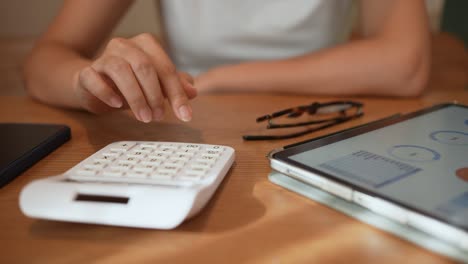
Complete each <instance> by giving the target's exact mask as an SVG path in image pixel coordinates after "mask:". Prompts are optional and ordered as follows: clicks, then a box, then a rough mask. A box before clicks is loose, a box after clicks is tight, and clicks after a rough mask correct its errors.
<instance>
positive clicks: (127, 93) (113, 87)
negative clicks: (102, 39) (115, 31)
mask: <svg viewBox="0 0 468 264" xmlns="http://www.w3.org/2000/svg"><path fill="white" fill-rule="evenodd" d="M74 91H75V94H76V95H77V97H78V98H79V101H80V103H81V106H82V107H83V108H85V109H86V110H88V111H90V112H93V113H99V112H104V111H109V110H111V109H115V108H121V107H123V106H127V105H128V107H130V109H131V110H132V112H133V114H134V115H135V117H136V118H137V119H138V120H140V121H142V122H145V123H148V122H150V121H151V120H156V121H160V120H162V119H163V116H164V99H165V98H167V99H168V100H169V102H170V104H171V106H172V109H173V111H174V113H175V114H176V116H177V117H178V118H179V119H180V120H183V121H190V120H191V118H192V109H191V107H190V105H189V102H188V101H189V99H192V98H194V97H195V96H196V94H197V91H196V90H195V88H194V87H193V78H192V77H191V76H190V75H188V74H186V73H180V72H178V71H177V70H176V68H175V66H174V64H173V63H172V62H171V60H170V58H169V57H168V55H167V54H166V53H165V51H164V49H163V48H162V47H161V46H160V45H159V43H158V42H157V41H156V39H155V38H154V37H153V36H152V35H150V34H147V33H144V34H140V35H137V36H135V37H133V38H130V39H125V38H114V39H112V40H111V41H109V43H108V44H107V46H106V48H105V49H104V52H103V53H102V55H101V56H100V57H98V58H97V59H95V60H94V61H93V62H92V64H91V65H90V66H89V67H85V68H83V69H80V70H79V71H78V72H76V74H75V75H74Z"/></svg>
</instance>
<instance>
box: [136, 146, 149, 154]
mask: <svg viewBox="0 0 468 264" xmlns="http://www.w3.org/2000/svg"><path fill="white" fill-rule="evenodd" d="M133 151H134V152H142V153H145V154H148V153H151V152H152V151H153V149H152V148H146V147H141V148H137V149H135V150H133Z"/></svg>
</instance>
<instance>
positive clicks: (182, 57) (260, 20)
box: [161, 0, 352, 74]
mask: <svg viewBox="0 0 468 264" xmlns="http://www.w3.org/2000/svg"><path fill="white" fill-rule="evenodd" d="M351 3H352V0H162V1H161V11H162V17H163V25H164V28H165V31H166V38H167V42H168V44H169V48H170V55H171V57H172V59H173V61H174V62H175V64H176V65H177V67H178V68H179V69H180V70H182V71H187V72H189V73H191V74H198V73H201V72H204V71H206V70H208V69H210V68H212V67H214V66H217V65H221V64H233V63H239V62H242V61H249V60H271V59H281V58H288V57H293V56H298V55H302V54H305V53H309V52H312V51H316V50H319V49H322V48H324V47H329V46H332V45H335V44H337V43H339V42H341V41H342V40H343V38H344V35H345V30H346V29H348V28H349V25H348V24H349V22H350V14H351V6H352V5H351Z"/></svg>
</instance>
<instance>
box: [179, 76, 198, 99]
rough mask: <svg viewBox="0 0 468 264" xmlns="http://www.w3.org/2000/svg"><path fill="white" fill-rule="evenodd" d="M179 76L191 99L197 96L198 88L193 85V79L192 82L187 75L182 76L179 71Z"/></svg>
mask: <svg viewBox="0 0 468 264" xmlns="http://www.w3.org/2000/svg"><path fill="white" fill-rule="evenodd" d="M179 78H180V82H181V84H182V88H184V90H185V93H186V94H187V96H188V98H189V99H193V98H195V97H196V96H197V93H198V92H197V89H196V88H195V87H194V86H193V79H192V83H191V82H190V81H189V80H187V78H186V76H182V75H181V73H179ZM190 78H191V77H190Z"/></svg>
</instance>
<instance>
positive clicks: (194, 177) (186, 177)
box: [177, 174, 202, 181]
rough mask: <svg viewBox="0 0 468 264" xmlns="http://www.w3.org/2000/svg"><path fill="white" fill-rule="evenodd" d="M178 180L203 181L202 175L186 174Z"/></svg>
mask: <svg viewBox="0 0 468 264" xmlns="http://www.w3.org/2000/svg"><path fill="white" fill-rule="evenodd" d="M177 179H180V180H186V181H199V180H201V179H202V175H199V174H184V175H180V176H178V177H177Z"/></svg>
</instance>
